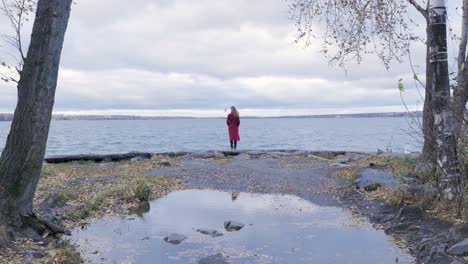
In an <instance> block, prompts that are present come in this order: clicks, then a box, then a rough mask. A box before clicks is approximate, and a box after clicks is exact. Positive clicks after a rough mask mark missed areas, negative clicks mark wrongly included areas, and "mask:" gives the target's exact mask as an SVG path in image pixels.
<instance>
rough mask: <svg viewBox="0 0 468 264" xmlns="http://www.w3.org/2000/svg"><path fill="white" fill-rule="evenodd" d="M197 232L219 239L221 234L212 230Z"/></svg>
mask: <svg viewBox="0 0 468 264" xmlns="http://www.w3.org/2000/svg"><path fill="white" fill-rule="evenodd" d="M197 232H199V233H201V234H203V235H207V236H211V237H219V236H222V235H223V234H222V233H220V232H218V231H216V230H214V229H197Z"/></svg>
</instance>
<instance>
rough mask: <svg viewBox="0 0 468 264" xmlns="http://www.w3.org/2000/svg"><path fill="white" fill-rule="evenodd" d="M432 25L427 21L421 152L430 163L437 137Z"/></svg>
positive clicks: (434, 160)
mask: <svg viewBox="0 0 468 264" xmlns="http://www.w3.org/2000/svg"><path fill="white" fill-rule="evenodd" d="M430 30H431V27H430V25H429V21H427V29H426V35H427V40H426V89H425V98H424V108H423V131H422V132H423V136H424V145H423V150H422V154H421V159H422V161H423V162H427V163H430V164H436V163H437V159H436V155H435V153H436V151H435V146H436V139H435V130H434V112H433V109H432V94H433V93H434V86H433V81H432V79H433V75H432V74H431V73H432V68H431V66H432V64H431V62H430V56H431V54H430V42H431V41H430V38H431V36H432V34H431V31H430Z"/></svg>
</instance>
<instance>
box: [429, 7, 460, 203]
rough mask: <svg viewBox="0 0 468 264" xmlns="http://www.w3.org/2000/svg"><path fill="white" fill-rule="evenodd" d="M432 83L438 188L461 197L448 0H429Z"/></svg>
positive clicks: (446, 194)
mask: <svg viewBox="0 0 468 264" xmlns="http://www.w3.org/2000/svg"><path fill="white" fill-rule="evenodd" d="M429 3H430V6H429V22H430V34H431V36H430V38H429V41H430V42H429V47H430V63H431V83H432V85H433V87H434V93H433V94H432V107H433V112H434V129H435V135H436V158H437V165H438V177H439V189H440V191H441V194H442V197H443V198H445V199H446V200H447V201H456V202H458V199H459V198H460V188H461V187H460V173H459V171H458V167H457V166H458V160H457V144H456V143H457V142H456V137H455V127H454V126H455V125H454V124H455V120H454V118H453V112H452V107H451V96H450V79H449V70H448V56H447V24H446V21H447V8H446V5H445V0H430V1H429Z"/></svg>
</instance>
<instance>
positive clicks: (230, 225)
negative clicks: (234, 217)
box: [224, 221, 244, 232]
mask: <svg viewBox="0 0 468 264" xmlns="http://www.w3.org/2000/svg"><path fill="white" fill-rule="evenodd" d="M243 227H244V224H242V223H239V222H236V221H225V222H224V229H226V231H228V232H232V231H239V230H241V229H242V228H243Z"/></svg>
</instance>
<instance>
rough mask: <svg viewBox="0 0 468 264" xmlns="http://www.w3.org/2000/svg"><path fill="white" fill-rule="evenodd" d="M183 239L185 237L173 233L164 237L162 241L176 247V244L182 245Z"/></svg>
mask: <svg viewBox="0 0 468 264" xmlns="http://www.w3.org/2000/svg"><path fill="white" fill-rule="evenodd" d="M185 239H187V237H186V236H184V235H181V234H175V233H174V234H170V235H169V236H167V237H165V238H164V241H166V242H167V243H171V244H173V245H178V244H180V243H182V241H184V240H185Z"/></svg>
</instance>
